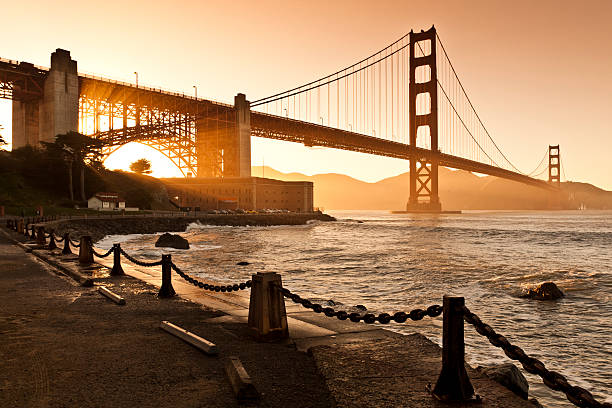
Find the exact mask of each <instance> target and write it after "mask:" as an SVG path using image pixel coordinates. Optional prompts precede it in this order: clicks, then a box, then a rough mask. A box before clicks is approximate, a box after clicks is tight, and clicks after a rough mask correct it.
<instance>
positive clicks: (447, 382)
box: [7, 220, 612, 408]
mask: <svg viewBox="0 0 612 408" xmlns="http://www.w3.org/2000/svg"><path fill="white" fill-rule="evenodd" d="M20 227H21V228H23V221H21V220H8V221H7V228H9V229H12V230H14V231H16V232H19V233H21V232H22V231H19V228H20ZM26 231H27V230H26ZM32 238H35V239H36V240H37V242H39V243H41V242H42V243H44V244H43V245H42V247H45V246H46V247H47V248H48V249H50V250H54V249H55V248H57V246H55V244H56V243H61V242H63V243H64V250H63V251H62V254H67V253H68V254H71V253H72V252H71V251H70V246H73V247H77V248H78V249H79V262H80V263H81V264H91V263H93V262H94V257H97V258H106V257H108V256H110V255H111V254H113V255H114V260H113V266H112V269H111V272H110V275H112V276H118V275H124V272H123V268H122V266H121V256H123V257H125V258H126V259H127V260H128V261H130V262H131V263H133V264H135V265H138V266H141V267H147V268H150V267H157V266H161V268H162V282H161V287H160V290H159V292H158V296H159V297H160V298H169V297H173V296H176V292H175V290H174V288H173V286H172V278H171V275H172V271H174V272H175V273H176V274H177V275H178V276H179V277H181V278H182V279H184V280H185V281H187V282H188V283H190V284H192V285H194V286H196V287H198V288H201V289H203V290H207V291H213V292H218V293H230V292H234V291H239V290H245V289H251V296H250V304H249V317H248V326H249V329H250V331H251V333H252V334H253V335H254V337H255V338H257V339H259V340H266V341H269V340H277V339H283V338H287V337H288V336H289V334H288V328H287V316H286V311H285V301H284V298H287V299H289V300H291V301H293V302H294V303H297V304H300V305H301V306H303V307H304V308H306V309H311V310H312V311H313V312H314V313H319V314H322V315H324V316H326V317H328V318H336V319H338V320H342V321H350V322H353V323H356V324H358V323H360V322H363V323H366V324H375V323H378V324H382V325H385V324H389V323H391V322H395V323H400V324H402V323H405V322H407V321H409V320H410V321H417V320H421V319H423V318H425V317H431V318H435V317H438V316H440V315H441V314H442V315H443V329H442V330H443V331H442V346H443V347H442V368H441V371H440V375H439V377H438V380H437V382H436V385H435V386H434V387H433V388H430V390H429V391H430V392H431V394H432V396H433V397H435V398H437V399H438V400H440V401H443V402H448V403H457V402H470V401H479V400H480V399H481V397H480V396H478V395H476V394H475V393H474V388H473V386H472V384H471V382H470V379H469V377H468V374H467V372H466V370H465V343H464V322H467V323H468V324H469V325H471V326H473V327H474V328H475V329H476V331H477V332H478V333H479V334H480V335H482V336H484V337H486V338H487V340H488V341H489V342H490V343H491V344H492V345H493V346H495V347H499V348H501V349H502V350H503V351H504V353H505V354H506V355H507V356H508V357H509V358H510V359H512V360H516V361H519V362H520V363H521V365H522V366H523V368H524V369H525V370H526V371H527V372H529V373H532V374H536V375H538V376H540V377H541V378H542V381H543V383H544V384H545V385H546V386H547V387H549V388H550V389H552V390H555V391H561V392H563V393H564V394H565V396H566V397H567V399H568V400H569V401H570V402H571V403H573V404H574V405H576V406H578V407H584V408H612V404H610V403H606V402H603V403H602V402H599V401H597V400H596V399H595V397H594V396H593V395H592V394H591V393H590V392H589V391H588V390H586V389H584V388H582V387H579V386H575V385H571V384H570V383H569V381H568V380H567V378H566V377H565V376H563V375H562V374H560V373H558V372H556V371H553V370H549V369H548V368H547V367H546V366H545V364H544V363H543V362H542V361H540V360H538V359H536V358H534V357H531V356H529V355H527V353H525V351H524V350H523V349H522V348H521V347H519V346H516V345H514V344H512V343H510V341H508V339H507V338H506V337H505V336H503V335H501V334H499V333H497V332H496V331H495V330H494V329H493V328H492V327H491V326H490V325H488V324H486V323H484V322H483V321H482V320H481V319H480V317H479V316H478V315H476V314H475V313H473V312H471V311H470V309H468V307H467V306H466V305H465V300H464V298H463V297H455V296H444V298H443V303H442V305H438V304H434V305H431V306H429V307H427V308H424V309H420V308H416V309H413V310H411V311H409V312H403V311H400V312H395V313H393V314H390V313H380V314H378V315H376V314H373V313H365V314H362V313H358V312H351V313H349V312H347V311H344V310H335V309H334V308H331V307H324V306H323V305H321V304H318V303H314V302H312V301H310V300H309V299H307V298H304V297H302V296H300V295H298V294H296V293H293V292H292V291H291V290H289V289H287V288H285V287H284V286H283V284H282V280H281V276H280V275H279V274H277V273H273V272H268V273H257V274H256V275H253V276H252V279H250V280H247V281H245V282H240V283H234V284H229V285H215V284H209V283H204V282H202V281H200V280H198V279H196V278H194V277H192V276H190V275H188V274H187V273H185V272H183V271H182V270H181V269H180V268H179V267H178V266H177V265H176V264H175V263H174V262H172V256H171V255H170V254H164V255H162V257H161V259H160V260H158V261H143V260H139V259H136V258H134V257H133V256H131V255H130V254H128V253H127V252H126V251H125V250H123V249H122V248H121V245H120V244H113V246H112V247H111V248H110V249H109V250H108V251H106V252H104V253H100V252H98V251H96V250H95V249H94V247H93V244H92V240H91V238H90V237H88V236H82V237H81V238H80V241H79V243H78V244H77V243H76V242H75V241H73V240H72V239H71V238H70V235H69V234H65V235H64V237H63V238H61V239H58V238H56V237H55V235H54V233H53V231H50V233H49V234H47V233H46V232H45V228H44V226H41V225H40V224H39V225H38V226H37V228H36V229H35V232H33V237H32ZM47 238H48V239H49V244H48V245H47V244H46V239H47Z"/></svg>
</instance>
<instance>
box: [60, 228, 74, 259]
mask: <svg viewBox="0 0 612 408" xmlns="http://www.w3.org/2000/svg"><path fill="white" fill-rule="evenodd" d="M63 240H64V249H62V255H72V251H71V250H70V234H69V233H67V232H66V233H64V238H63Z"/></svg>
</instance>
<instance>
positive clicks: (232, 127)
mask: <svg viewBox="0 0 612 408" xmlns="http://www.w3.org/2000/svg"><path fill="white" fill-rule="evenodd" d="M215 110H216V111H215ZM196 154H197V158H198V177H251V107H250V103H249V101H247V100H246V97H245V95H244V94H238V95H236V96H235V98H234V109H233V110H230V109H219V108H215V107H212V108H209V110H208V111H207V112H206V117H205V118H204V119H199V120H198V121H197V122H196Z"/></svg>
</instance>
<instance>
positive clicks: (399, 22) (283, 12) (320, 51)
mask: <svg viewBox="0 0 612 408" xmlns="http://www.w3.org/2000/svg"><path fill="white" fill-rule="evenodd" d="M1 12H2V14H3V16H5V18H3V24H2V25H1V26H0V38H2V41H1V42H0V44H1V46H0V57H2V58H8V59H13V60H19V61H27V62H32V63H34V64H38V65H43V66H49V64H50V54H51V52H53V51H54V50H55V49H56V48H64V49H67V50H70V51H71V54H72V57H73V58H74V59H75V60H77V62H78V68H79V71H80V72H86V73H95V74H97V75H100V76H104V77H109V78H114V79H120V80H125V81H129V82H134V81H135V76H134V74H133V72H134V71H137V72H138V73H139V83H140V84H141V85H146V86H153V87H162V88H166V89H171V90H175V91H178V92H184V93H185V94H189V95H193V92H194V89H193V86H194V85H196V86H197V88H198V96H200V97H207V98H210V99H214V100H218V101H222V102H228V103H233V97H234V95H235V94H236V93H238V92H242V93H245V94H246V95H247V99H249V100H256V99H259V98H261V97H264V96H268V95H271V94H274V93H276V92H278V91H283V90H286V89H289V88H292V87H294V86H297V85H301V84H302V83H305V82H309V81H310V80H313V79H316V78H319V77H322V76H324V75H326V74H328V73H332V72H335V71H336V70H338V69H340V68H343V67H345V66H348V65H350V64H352V63H354V62H357V61H358V60H360V59H361V58H363V57H365V56H368V55H370V54H372V53H374V52H376V51H378V50H380V49H382V48H383V47H384V46H386V45H388V44H390V43H391V42H393V41H395V40H396V39H398V38H399V37H401V36H402V35H403V34H405V33H407V32H409V31H410V30H411V29H414V30H415V31H418V30H421V29H428V28H429V27H431V25H432V24H435V26H436V28H437V30H438V34H439V35H440V37H441V39H442V41H443V42H444V44H445V47H446V49H447V51H448V53H449V56H450V58H451V60H452V62H453V64H454V66H455V68H456V69H457V71H458V73H459V77H460V78H461V80H462V81H463V84H464V85H465V87H466V89H467V92H468V95H469V96H470V98H471V99H472V101H473V102H474V104H475V106H476V109H477V111H478V113H479V115H480V117H481V118H482V120H483V121H484V123H485V125H486V126H487V128H488V129H489V131H490V132H491V134H492V136H493V138H494V139H495V141H496V142H497V144H498V145H499V146H500V148H501V149H502V151H504V153H506V155H507V156H508V157H509V158H510V160H512V161H513V162H514V163H515V164H516V165H517V166H518V168H519V169H521V170H523V171H525V172H530V171H531V170H533V168H534V167H535V166H536V164H537V163H538V161H539V160H540V158H541V156H542V154H543V152H544V150H545V149H546V147H547V146H548V145H549V144H560V145H561V155H562V161H563V164H564V165H565V172H566V174H567V177H568V179H570V180H572V181H584V182H589V183H593V184H595V185H597V186H599V187H602V188H605V189H608V190H612V160H610V155H611V154H612V119H611V118H612V99H611V95H612V45H611V44H612V24H611V23H610V22H611V21H612V1H606V0H602V1H595V0H588V1H580V2H576V1H565V0H562V1H522V0H521V1H496V0H485V1H418V2H417V1H333V2H329V1H288V0H286V1H265V0H264V1H231V2H223V1H221V2H220V1H214V2H213V1H180V2H168V1H129V0H124V1H115V0H109V1H105V2H89V1H67V0H58V1H28V2H18V1H14V2H10V1H6V0H5V1H3V4H2V7H1ZM10 109H11V105H10V101H6V100H0V124H1V125H2V126H3V127H4V128H5V131H4V136H5V138H7V139H9V141H10V127H11V116H10V112H11V110H10ZM130 149H131V150H130ZM139 157H148V158H151V159H152V160H153V170H154V175H157V176H171V175H177V174H178V170H176V169H174V168H172V165H171V164H170V163H169V162H166V161H164V160H165V159H163V157H162V156H161V155H160V154H157V153H156V152H154V151H150V150H149V149H148V148H146V147H144V146H141V145H136V146H127V147H124V148H123V149H121V150H119V152H118V153H116V155H115V156H112V157H111V158H109V159H108V160H107V162H106V165H107V167H109V168H127V167H128V165H129V163H130V162H131V161H133V160H135V159H137V158H139ZM264 161H265V164H266V165H267V166H271V167H273V168H276V169H278V170H280V171H284V172H290V171H298V172H302V173H305V174H315V173H328V172H335V173H344V174H348V175H351V176H353V177H356V178H358V179H362V180H366V181H376V180H379V179H382V178H384V177H388V176H392V175H396V174H398V173H402V172H405V171H407V170H408V162H405V161H401V160H396V159H389V158H383V157H376V156H368V155H364V154H358V153H351V152H345V151H338V150H331V149H320V148H314V149H313V148H307V147H304V146H302V145H298V144H290V143H283V142H277V141H272V140H262V139H258V138H253V141H252V164H253V165H254V166H255V165H261V164H262V163H263V162H264ZM256 175H258V174H256Z"/></svg>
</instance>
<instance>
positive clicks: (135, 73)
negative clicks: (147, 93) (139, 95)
mask: <svg viewBox="0 0 612 408" xmlns="http://www.w3.org/2000/svg"><path fill="white" fill-rule="evenodd" d="M134 75H136V88H138V72H136V71H134Z"/></svg>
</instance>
